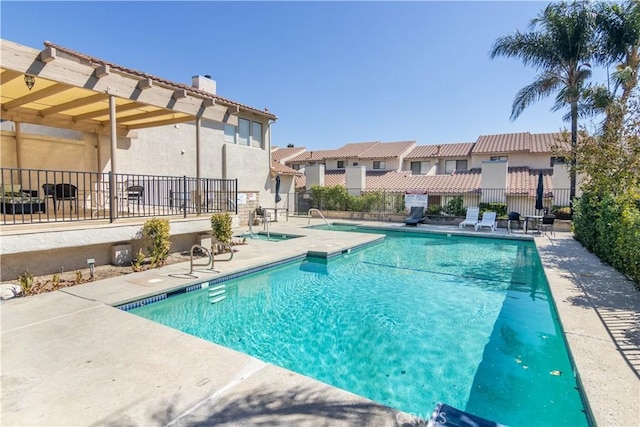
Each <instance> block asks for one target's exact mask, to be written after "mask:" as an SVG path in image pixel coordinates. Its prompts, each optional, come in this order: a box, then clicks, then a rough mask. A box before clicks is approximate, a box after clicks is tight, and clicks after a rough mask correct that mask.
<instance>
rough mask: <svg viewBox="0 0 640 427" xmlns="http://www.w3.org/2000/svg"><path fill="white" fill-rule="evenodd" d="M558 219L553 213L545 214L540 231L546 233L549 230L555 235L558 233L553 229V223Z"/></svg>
mask: <svg viewBox="0 0 640 427" xmlns="http://www.w3.org/2000/svg"><path fill="white" fill-rule="evenodd" d="M555 220H556V216H555V215H553V214H549V215H545V216H543V217H542V223H541V224H540V232H542V233H544V234H546V232H547V230H548V231H549V232H551V235H553V236H555V235H556V233H555V231H554V229H553V223H554V222H555Z"/></svg>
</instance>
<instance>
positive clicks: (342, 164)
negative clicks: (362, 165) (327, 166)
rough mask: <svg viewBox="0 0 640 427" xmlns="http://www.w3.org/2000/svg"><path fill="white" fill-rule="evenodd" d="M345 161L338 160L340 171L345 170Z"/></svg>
mask: <svg viewBox="0 0 640 427" xmlns="http://www.w3.org/2000/svg"><path fill="white" fill-rule="evenodd" d="M344 163H345V161H344V160H338V169H344Z"/></svg>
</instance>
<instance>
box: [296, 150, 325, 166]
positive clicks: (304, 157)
mask: <svg viewBox="0 0 640 427" xmlns="http://www.w3.org/2000/svg"><path fill="white" fill-rule="evenodd" d="M334 151H335V150H316V151H305V152H304V153H300V154H298V155H297V156H295V157H293V158H291V159H289V160H287V162H292V163H296V162H305V161H306V162H317V161H322V160H325V159H327V158H329V159H331V158H333V157H331V155H332V153H333V152H334Z"/></svg>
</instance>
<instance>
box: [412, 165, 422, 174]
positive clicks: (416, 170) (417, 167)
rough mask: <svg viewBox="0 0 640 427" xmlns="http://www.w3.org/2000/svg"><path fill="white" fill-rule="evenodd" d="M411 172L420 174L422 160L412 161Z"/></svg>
mask: <svg viewBox="0 0 640 427" xmlns="http://www.w3.org/2000/svg"><path fill="white" fill-rule="evenodd" d="M411 173H412V174H414V175H420V162H411Z"/></svg>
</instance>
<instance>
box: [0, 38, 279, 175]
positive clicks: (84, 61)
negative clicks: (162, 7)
mask: <svg viewBox="0 0 640 427" xmlns="http://www.w3.org/2000/svg"><path fill="white" fill-rule="evenodd" d="M0 108H1V116H0V118H1V119H2V120H11V121H13V122H14V123H15V124H16V131H15V136H16V152H17V159H16V160H17V166H18V168H19V167H20V154H19V153H20V123H32V124H39V125H47V126H53V127H58V128H64V129H73V130H78V131H83V132H89V133H94V134H96V138H97V139H99V138H98V135H108V136H110V141H111V144H110V145H111V147H110V148H111V150H110V156H111V172H114V173H116V172H118V170H117V158H116V147H117V138H118V137H135V131H136V130H137V129H142V128H149V127H157V126H163V125H170V124H177V123H184V122H195V124H196V141H195V144H196V163H197V164H196V176H197V177H198V178H200V169H201V168H200V163H201V152H200V123H201V120H202V119H210V120H214V121H217V122H223V123H229V124H233V125H236V126H237V124H238V115H239V114H240V113H241V112H242V113H243V115H251V116H254V117H256V116H257V117H259V118H262V119H265V118H266V119H268V120H276V116H274V115H273V114H271V113H269V112H268V111H262V110H257V109H254V108H252V107H248V106H246V105H243V104H239V103H236V102H234V101H231V100H228V99H225V98H222V97H220V96H217V95H215V94H211V93H209V92H205V91H203V90H200V89H196V88H194V87H191V86H187V85H184V84H180V83H175V82H170V81H168V80H164V79H162V78H158V77H155V76H152V75H149V74H146V73H142V72H139V71H136V70H132V69H128V68H125V67H122V66H119V65H116V64H113V63H109V62H106V61H102V60H99V59H97V58H93V57H90V56H87V55H84V54H81V53H77V52H74V51H72V50H69V49H67V48H64V47H62V46H58V45H54V44H52V43H49V42H45V47H44V49H43V50H37V49H33V48H30V47H27V46H23V45H20V44H17V43H14V42H11V41H8V40H0Z"/></svg>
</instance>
